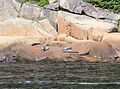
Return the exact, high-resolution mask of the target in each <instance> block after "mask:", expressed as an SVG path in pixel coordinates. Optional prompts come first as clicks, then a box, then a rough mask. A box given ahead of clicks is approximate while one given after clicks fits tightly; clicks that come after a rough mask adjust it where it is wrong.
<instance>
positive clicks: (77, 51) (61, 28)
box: [0, 0, 120, 62]
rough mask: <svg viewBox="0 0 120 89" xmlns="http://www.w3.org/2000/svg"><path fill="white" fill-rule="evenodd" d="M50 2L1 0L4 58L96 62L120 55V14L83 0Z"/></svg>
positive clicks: (0, 31)
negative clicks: (43, 5)
mask: <svg viewBox="0 0 120 89" xmlns="http://www.w3.org/2000/svg"><path fill="white" fill-rule="evenodd" d="M49 3H50V4H49V5H47V6H45V7H43V8H40V7H37V6H35V5H31V4H28V3H19V2H16V1H15V0H0V10H1V12H0V61H10V62H12V61H14V60H16V61H20V62H25V61H32V62H34V61H40V60H47V59H49V60H54V61H75V60H81V59H84V60H87V61H92V62H93V61H94V62H96V61H111V60H113V61H114V60H116V59H117V58H119V57H120V51H119V50H120V47H119V43H120V41H119V33H116V32H117V31H118V28H119V27H118V26H119V24H118V22H117V21H118V19H120V17H119V16H120V15H119V14H118V15H117V14H113V13H111V12H109V11H108V10H103V9H101V8H96V7H95V6H93V5H91V4H88V3H85V2H83V1H82V0H49ZM115 20H117V21H115ZM112 32H114V33H112ZM46 49H47V50H46Z"/></svg>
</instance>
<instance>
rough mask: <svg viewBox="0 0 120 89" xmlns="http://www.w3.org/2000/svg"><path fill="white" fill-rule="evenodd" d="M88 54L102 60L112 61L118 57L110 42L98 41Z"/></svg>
mask: <svg viewBox="0 0 120 89" xmlns="http://www.w3.org/2000/svg"><path fill="white" fill-rule="evenodd" d="M89 55H90V56H93V57H96V58H97V59H101V61H102V60H108V61H109V60H112V61H114V60H115V59H116V58H118V57H119V55H118V54H117V52H116V50H114V49H113V47H112V46H111V45H110V44H107V43H102V42H99V43H98V44H96V45H94V46H93V47H91V49H90V52H89Z"/></svg>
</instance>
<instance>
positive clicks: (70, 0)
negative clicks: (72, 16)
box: [60, 0, 120, 20]
mask: <svg viewBox="0 0 120 89" xmlns="http://www.w3.org/2000/svg"><path fill="white" fill-rule="evenodd" d="M60 7H61V8H63V9H66V10H68V11H70V12H74V13H78V14H82V13H83V12H84V13H85V14H86V15H88V16H91V17H95V18H107V19H114V20H118V19H120V16H119V15H116V14H114V13H111V12H109V11H108V10H104V9H101V8H96V7H95V6H93V5H91V4H88V3H85V2H83V1H82V0H60Z"/></svg>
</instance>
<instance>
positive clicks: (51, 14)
mask: <svg viewBox="0 0 120 89" xmlns="http://www.w3.org/2000/svg"><path fill="white" fill-rule="evenodd" d="M58 10H59V5H58V3H52V4H49V5H47V6H45V7H44V8H43V9H42V11H41V13H40V15H39V17H40V18H41V19H48V20H49V21H50V23H51V25H52V26H53V27H54V28H55V29H57V27H56V18H57V15H58Z"/></svg>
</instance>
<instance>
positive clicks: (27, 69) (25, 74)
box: [0, 61, 120, 89]
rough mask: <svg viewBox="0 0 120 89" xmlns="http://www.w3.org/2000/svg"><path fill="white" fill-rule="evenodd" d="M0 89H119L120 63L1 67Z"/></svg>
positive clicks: (11, 64)
mask: <svg viewBox="0 0 120 89" xmlns="http://www.w3.org/2000/svg"><path fill="white" fill-rule="evenodd" d="M0 88H10V89H11V88H12V89H15V88H25V89H27V88H28V89H30V88H32V89H36V88H37V89H120V63H88V62H82V61H76V62H53V61H41V62H37V63H26V64H25V63H5V64H0Z"/></svg>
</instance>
